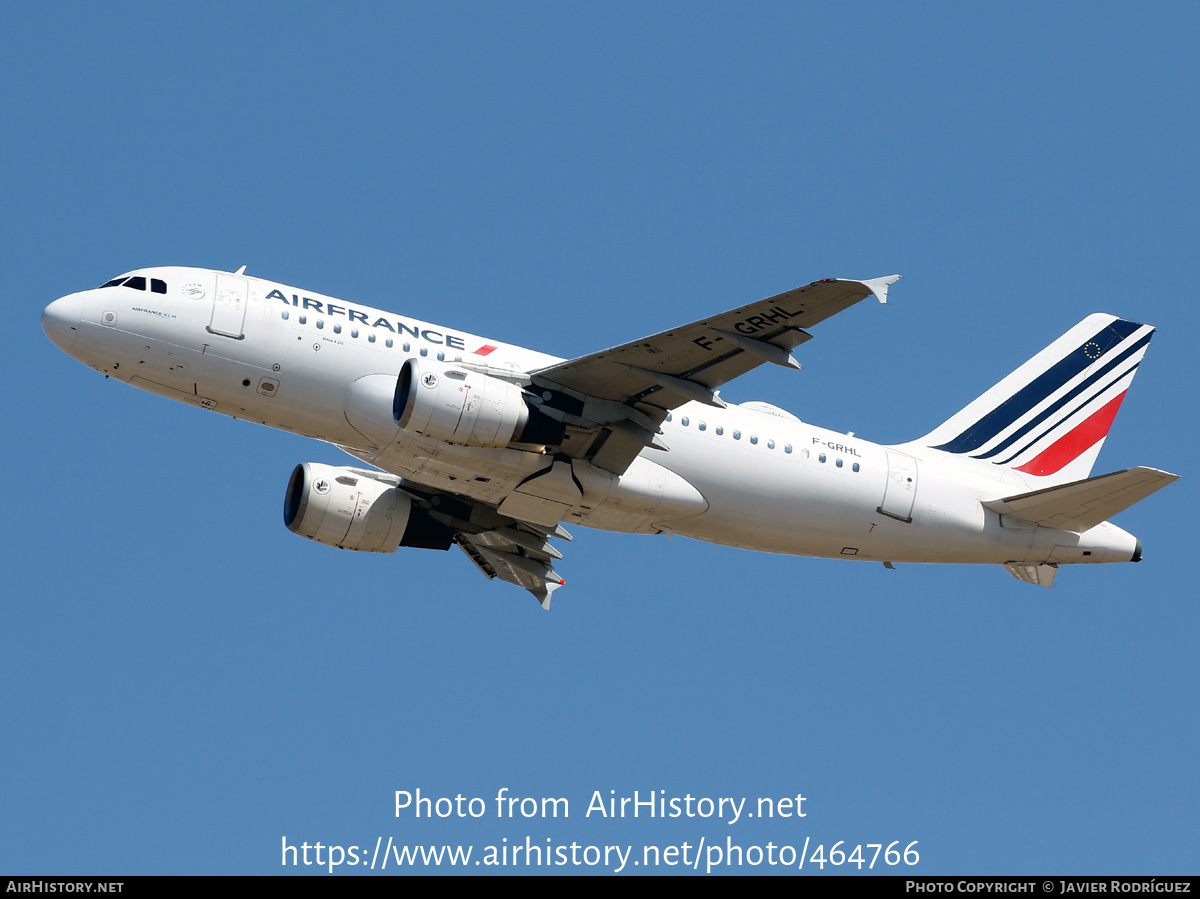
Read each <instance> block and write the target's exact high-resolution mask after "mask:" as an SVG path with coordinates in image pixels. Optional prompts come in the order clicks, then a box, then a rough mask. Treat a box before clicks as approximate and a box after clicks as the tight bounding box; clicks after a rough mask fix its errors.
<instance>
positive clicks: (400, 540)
mask: <svg viewBox="0 0 1200 899" xmlns="http://www.w3.org/2000/svg"><path fill="white" fill-rule="evenodd" d="M283 523H284V524H285V525H287V527H288V530H290V531H291V532H292V533H293V534H299V535H300V536H301V537H306V538H307V539H309V540H315V541H316V542H317V543H324V544H326V545H327V546H336V547H337V548H338V549H351V550H356V551H358V552H371V553H390V552H395V551H396V548H397V547H399V546H414V547H422V548H425V549H449V548H450V544H451V543H452V542H453V540H454V531H453V530H451V529H450V528H449V527H447V526H446V525H444V524H441V523H440V522H438V521H435V520H433V519H432V518H430V517H429V515H428V514H427V513H426V512H425V511H424V510H423V509H422V508H421V507H420V506H418V505H417V504H415V503H414V502H413V499H412V497H411V496H409V495H408V494H407V493H405V492H404V491H403V490H401V489H400V488H399V487H396V486H393V485H392V484H389V483H386V482H384V481H380V480H378V479H376V478H374V477H372V476H371V474H370V473H369V472H365V471H363V470H361V469H354V468H338V467H336V466H333V465H322V464H320V463H319V462H304V463H303V464H301V465H297V466H296V468H295V470H294V471H293V472H292V478H291V480H290V481H289V482H288V487H287V493H286V494H285V495H284V499H283Z"/></svg>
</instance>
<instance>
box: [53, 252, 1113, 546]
mask: <svg viewBox="0 0 1200 899" xmlns="http://www.w3.org/2000/svg"><path fill="white" fill-rule="evenodd" d="M137 274H139V275H144V276H145V277H146V278H147V279H151V278H153V279H159V280H160V281H161V282H162V283H165V285H166V292H165V293H155V292H152V291H151V290H149V289H147V290H136V289H131V288H129V287H124V286H119V287H109V288H99V289H95V290H88V291H83V292H81V293H77V294H71V295H70V296H68V297H64V298H62V299H61V300H58V301H56V302H55V303H54V304H52V305H51V307H50V308H49V309H48V310H47V313H46V316H47V317H48V318H46V317H44V322H45V323H46V330H47V333H49V334H50V335H51V337H52V339H54V340H55V342H56V343H57V344H58V345H59V346H60V347H62V348H63V349H64V350H66V351H67V352H68V353H70V354H71V355H72V356H74V357H76V358H77V359H79V360H80V361H82V362H84V363H85V364H87V365H89V366H91V367H93V368H95V369H97V370H98V371H101V372H103V373H105V374H106V375H109V376H111V377H114V378H117V379H120V380H123V381H126V382H128V383H130V384H133V385H134V386H136V387H140V388H142V389H144V390H149V391H152V392H154V393H159V394H161V395H163V396H167V397H170V398H172V399H176V400H180V401H182V402H186V403H191V404H193V405H199V406H203V407H205V408H208V409H211V410H213V411H216V412H220V413H223V414H225V415H230V416H233V417H236V418H242V419H247V420H251V421H257V422H261V423H262V424H265V425H268V426H269V427H274V428H281V429H284V430H288V431H295V432H297V433H300V434H304V435H306V436H309V437H315V438H317V439H319V440H324V441H327V442H329V443H333V444H336V445H338V446H340V447H342V448H343V449H345V450H346V451H347V452H349V453H350V454H352V455H354V456H356V457H357V458H359V459H362V460H363V461H366V462H369V463H371V464H373V465H375V466H377V467H379V468H382V469H384V470H385V471H388V472H391V473H393V474H396V475H399V476H400V477H402V478H404V479H406V480H410V481H412V482H414V483H416V484H420V485H424V486H427V487H430V488H435V489H437V490H442V491H446V492H449V493H453V494H458V495H463V496H469V497H471V498H473V499H477V500H480V501H483V502H489V503H499V502H500V501H501V500H503V499H504V497H505V496H507V495H508V494H509V493H510V492H511V491H512V490H513V488H515V487H516V486H517V485H518V484H519V483H520V482H521V481H522V480H524V479H526V478H528V477H529V476H530V475H531V474H533V473H535V472H537V471H539V470H540V469H543V468H545V466H546V464H547V463H546V459H545V456H543V455H541V454H539V453H537V452H533V451H529V450H523V449H512V448H499V449H481V448H474V447H463V446H452V445H449V444H446V443H442V442H440V441H435V440H430V439H427V438H423V437H420V436H417V435H415V434H411V433H408V432H406V431H403V430H396V429H394V427H393V428H389V426H388V421H387V415H390V413H391V405H390V403H391V398H390V395H387V396H384V395H383V394H384V392H385V391H384V390H383V389H382V388H383V387H385V386H386V385H387V384H389V383H394V380H395V377H396V375H397V373H398V372H399V370H400V368H401V366H402V365H403V363H404V361H405V360H406V359H409V358H412V357H416V358H421V357H424V358H426V359H429V360H440V359H444V360H445V361H448V362H453V361H455V360H463V361H467V362H477V363H479V364H486V365H488V366H490V367H493V368H501V369H505V368H507V369H511V370H514V371H520V372H525V371H530V370H534V369H538V368H543V367H546V366H549V365H552V364H554V363H557V362H559V361H561V360H560V359H558V358H557V357H554V356H549V355H546V354H544V353H538V352H534V351H532V350H527V349H523V348H521V347H517V346H511V345H508V344H504V343H500V342H498V341H495V340H490V339H484V338H481V337H478V336H476V335H472V334H467V333H464V332H460V331H455V330H452V329H447V328H444V327H441V326H437V325H431V324H428V323H425V322H420V321H416V320H413V319H409V318H405V317H401V316H398V315H395V314H393V313H388V312H384V311H381V310H379V309H374V308H370V307H366V306H360V305H355V304H350V303H346V302H343V301H341V300H336V299H331V298H329V297H325V296H321V295H318V294H314V293H311V292H305V291H300V290H296V289H294V288H291V287H287V286H285V285H281V284H275V283H272V282H268V281H263V280H260V279H256V278H250V277H246V276H240V277H239V276H234V275H229V274H227V273H219V272H214V271H209V270H205V269H193V268H179V267H169V268H157V269H145V270H139V272H138V273H137ZM239 291H242V292H241V293H239ZM372 376H375V377H374V378H372ZM387 379H391V380H390V381H389V380H387ZM375 394H379V396H378V397H376V396H375ZM376 400H378V402H379V403H380V404H386V410H383V409H381V412H386V414H381V415H380V416H379V419H380V424H379V426H378V427H375V426H373V422H372V421H370V420H369V419H370V415H365V416H364V414H363V410H364V409H370V408H372V404H373V403H375V402H376ZM751 405H753V404H751ZM662 428H663V433H662V436H661V441H662V442H663V443H664V444H665V445H666V446H667V447H668V450H667V451H662V450H657V449H646V450H644V451H643V452H642V454H641V455H640V456H639V457H638V458H637V459H636V460H635V461H634V463H633V465H631V466H630V467H629V469H628V470H627V471H626V472H625V473H624V474H622V475H619V476H618V475H614V474H611V473H609V472H606V471H602V470H601V469H598V468H595V467H594V466H591V465H590V464H588V463H585V462H576V465H575V471H576V476H577V477H578V478H579V481H580V483H581V486H582V488H583V499H582V501H581V502H579V503H578V504H577V506H576V507H574V508H572V509H571V510H570V511H569V512H568V513H567V514H566V515H565V517H564V518H563V520H564V521H565V522H566V523H568V524H570V523H578V524H582V525H585V526H589V527H596V528H602V529H606V530H614V531H624V532H631V533H661V532H671V533H676V534H681V535H685V536H689V537H694V538H697V539H700V540H706V541H710V542H713V543H721V544H727V545H731V546H739V547H744V548H747V549H754V550H762V551H766V552H774V553H789V554H796V555H807V556H824V557H833V558H839V557H840V558H857V559H873V560H877V561H893V562H905V561H908V562H971V563H987V562H995V563H1006V562H1013V561H1023V562H1045V561H1061V562H1085V561H1086V562H1105V561H1128V560H1129V559H1130V558H1131V556H1132V555H1133V554H1134V553H1135V551H1136V541H1135V539H1134V538H1133V537H1132V536H1131V535H1129V534H1127V533H1126V532H1124V531H1122V530H1121V529H1120V528H1117V527H1115V526H1113V525H1111V524H1108V523H1105V524H1102V525H1099V526H1097V527H1095V528H1092V529H1091V530H1090V531H1088V532H1086V533H1085V534H1082V535H1080V534H1075V533H1073V532H1069V531H1059V530H1054V529H1050V528H1045V527H1033V526H1027V527H1025V526H1013V525H1014V523H1012V522H1007V521H1006V522H1005V523H1004V525H1003V526H1002V523H1001V516H999V515H998V514H996V513H995V512H992V511H990V510H988V509H985V508H984V507H983V506H982V505H981V500H982V501H986V500H991V499H996V498H999V497H1003V496H1006V495H1012V494H1017V493H1021V492H1023V491H1026V490H1028V489H1029V485H1028V484H1027V483H1026V481H1025V480H1024V479H1023V477H1022V476H1021V475H1020V474H1018V473H1016V472H1014V471H1012V470H1010V469H996V470H994V471H993V470H992V469H990V468H988V467H986V466H983V465H972V464H969V462H964V461H963V460H961V459H959V458H957V457H953V456H950V455H949V454H946V453H943V452H940V451H938V450H932V449H929V448H927V447H922V446H918V445H914V444H906V445H903V446H899V447H886V446H880V445H877V444H873V443H870V442H868V441H866V440H862V439H861V438H858V437H853V436H847V435H843V434H837V433H834V432H832V431H827V430H824V429H822V428H818V427H814V426H812V425H809V424H807V423H803V422H801V421H799V420H797V419H794V418H792V417H790V416H787V415H786V413H782V414H780V413H777V412H769V411H764V410H762V409H758V408H748V407H747V406H732V405H731V406H729V407H728V408H726V409H717V408H713V407H709V406H704V405H700V404H697V403H691V404H688V405H685V406H681V407H679V408H677V409H675V410H674V411H673V412H672V413H671V415H670V416H669V419H668V421H666V422H665V423H664V424H663V426H662ZM889 513H890V514H889ZM1085 554H1086V555H1085Z"/></svg>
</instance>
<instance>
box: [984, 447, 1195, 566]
mask: <svg viewBox="0 0 1200 899" xmlns="http://www.w3.org/2000/svg"><path fill="white" fill-rule="evenodd" d="M1178 478H1179V475H1177V474H1171V473H1169V472H1166V471H1159V470H1158V469H1157V468H1145V467H1139V468H1127V469H1125V470H1124V471H1114V472H1113V473H1112V474H1102V475H1100V476H1098V477H1094V478H1087V479H1086V480H1083V481H1073V482H1072V483H1070V484H1059V485H1058V486H1057V487H1047V488H1046V489H1044V490H1034V491H1033V492H1032V493H1022V494H1020V495H1018V496H1009V497H1005V498H1004V499H994V500H990V501H989V502H985V503H984V505H985V506H986V507H987V508H989V509H991V510H992V511H993V512H999V513H1000V514H1001V515H1008V516H1011V517H1012V518H1019V519H1021V520H1022V521H1028V522H1032V523H1033V524H1037V525H1041V526H1042V527H1047V528H1061V529H1062V530H1064V531H1077V532H1078V533H1083V532H1084V531H1087V530H1091V529H1092V528H1094V527H1095V526H1096V525H1098V524H1100V522H1102V521H1107V520H1108V519H1110V518H1112V517H1113V516H1114V515H1116V514H1117V513H1118V512H1121V511H1123V510H1125V509H1128V508H1129V507H1130V506H1132V505H1133V504H1134V503H1136V502H1138V501H1139V500H1143V499H1145V498H1146V497H1147V496H1149V495H1150V494H1151V493H1154V492H1155V491H1156V490H1160V489H1162V488H1163V487H1166V486H1167V484H1170V483H1171V482H1172V481H1175V480H1178ZM1006 567H1007V566H1006ZM1010 571H1011V569H1010ZM1013 576H1014V577H1021V576H1020V575H1018V574H1016V573H1015V572H1014V573H1013ZM1021 580H1025V578H1023V577H1021Z"/></svg>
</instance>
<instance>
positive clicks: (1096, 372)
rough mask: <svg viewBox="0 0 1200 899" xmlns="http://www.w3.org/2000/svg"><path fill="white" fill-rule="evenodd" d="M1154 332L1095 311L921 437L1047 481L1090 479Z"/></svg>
mask: <svg viewBox="0 0 1200 899" xmlns="http://www.w3.org/2000/svg"><path fill="white" fill-rule="evenodd" d="M1153 334H1154V328H1153V327H1151V326H1150V325H1143V324H1138V323H1137V322H1131V321H1125V320H1124V319H1120V318H1117V317H1116V316H1115V315H1105V314H1102V313H1096V314H1095V315H1089V316H1088V317H1087V318H1085V319H1084V320H1083V321H1081V322H1080V323H1079V324H1077V325H1076V326H1075V327H1074V328H1072V329H1071V330H1070V331H1068V332H1067V333H1066V334H1064V335H1063V336H1062V337H1060V338H1058V340H1056V341H1054V343H1052V344H1050V346H1048V347H1046V349H1044V350H1042V351H1041V352H1040V353H1038V354H1037V355H1036V356H1034V357H1033V358H1032V359H1030V360H1029V361H1028V362H1026V363H1025V364H1024V365H1022V366H1021V367H1020V368H1018V369H1017V370H1016V371H1014V372H1013V373H1012V374H1010V375H1009V376H1008V377H1007V378H1005V379H1004V380H1003V381H1001V382H1000V383H999V384H997V385H996V386H995V387H993V388H992V389H991V390H989V391H987V392H986V393H985V394H983V395H982V396H981V397H979V398H978V399H976V400H975V401H974V402H973V403H971V404H970V405H968V406H967V407H966V408H965V409H963V410H962V411H961V412H959V413H957V414H956V415H954V416H953V417H951V418H950V419H949V420H948V421H946V422H944V423H943V424H941V425H939V426H938V427H937V428H935V429H934V430H933V431H931V432H930V433H929V434H927V435H925V436H924V437H922V438H921V439H920V440H919V441H917V442H918V443H922V444H924V445H925V446H929V447H932V448H934V449H938V450H943V451H945V452H947V453H953V454H956V455H960V456H964V457H968V458H971V459H978V460H980V461H981V462H986V463H989V464H992V465H996V466H1001V467H1004V468H1011V469H1013V470H1015V471H1019V472H1021V473H1022V474H1024V475H1026V476H1027V478H1031V479H1036V480H1034V481H1033V483H1037V484H1039V485H1041V486H1051V485H1054V484H1062V483H1066V482H1069V481H1075V480H1081V479H1083V478H1086V477H1087V476H1088V474H1089V473H1090V472H1091V470H1092V463H1094V462H1095V461H1096V456H1097V455H1099V453H1100V447H1101V446H1102V445H1103V443H1104V438H1105V436H1106V435H1107V434H1108V429H1109V426H1110V425H1111V424H1112V421H1113V417H1114V416H1115V415H1116V414H1117V409H1119V408H1120V406H1121V400H1122V399H1124V397H1125V391H1126V390H1127V389H1128V388H1129V384H1130V383H1131V382H1132V381H1133V376H1134V374H1135V373H1136V372H1137V367H1138V364H1139V363H1140V362H1141V361H1142V356H1143V355H1145V353H1146V347H1147V346H1149V344H1150V338H1151V337H1152V336H1153Z"/></svg>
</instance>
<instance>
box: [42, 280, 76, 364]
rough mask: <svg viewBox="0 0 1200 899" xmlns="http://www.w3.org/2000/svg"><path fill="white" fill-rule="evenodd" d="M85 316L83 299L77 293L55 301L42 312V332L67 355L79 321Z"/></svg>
mask: <svg viewBox="0 0 1200 899" xmlns="http://www.w3.org/2000/svg"><path fill="white" fill-rule="evenodd" d="M82 316H83V297H82V296H80V295H79V294H77V293H73V294H70V295H68V296H65V297H62V298H61V299H57V300H55V301H54V302H53V303H51V304H50V305H49V306H47V307H46V308H45V309H43V310H42V330H43V331H45V332H46V336H47V337H49V338H50V339H51V340H52V341H53V342H54V345H55V346H57V347H58V348H59V349H60V350H62V351H63V352H65V353H69V352H71V345H72V344H73V343H75V335H76V334H78V333H79V320H80V318H81V317H82Z"/></svg>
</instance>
